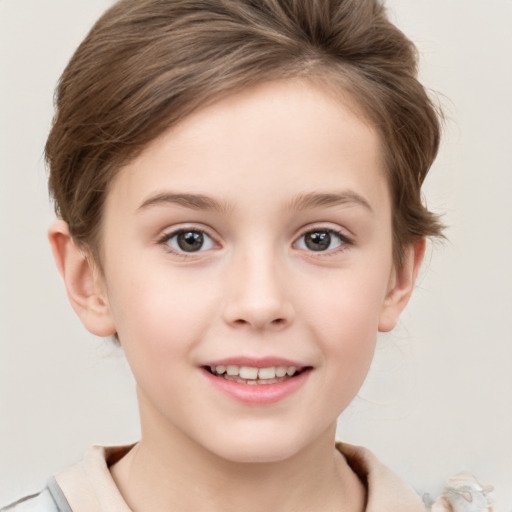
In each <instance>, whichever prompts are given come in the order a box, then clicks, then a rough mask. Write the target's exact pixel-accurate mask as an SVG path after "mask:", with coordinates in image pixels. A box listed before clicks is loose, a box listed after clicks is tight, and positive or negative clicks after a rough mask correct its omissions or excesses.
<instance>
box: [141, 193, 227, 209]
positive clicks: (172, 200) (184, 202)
mask: <svg viewBox="0 0 512 512" xmlns="http://www.w3.org/2000/svg"><path fill="white" fill-rule="evenodd" d="M166 204H169V205H178V206H183V207H185V208H191V209H192V210H218V211H226V212H227V211H230V210H231V208H230V207H229V205H228V204H227V203H221V202H219V201H217V200H216V199H213V198H212V197H209V196H205V195H204V194H185V193H173V192H163V193H160V194H155V195H153V196H151V197H149V198H148V199H146V200H145V201H144V202H143V203H142V204H141V205H140V206H139V207H138V208H137V211H141V210H145V209H146V208H151V207H152V206H158V205H166Z"/></svg>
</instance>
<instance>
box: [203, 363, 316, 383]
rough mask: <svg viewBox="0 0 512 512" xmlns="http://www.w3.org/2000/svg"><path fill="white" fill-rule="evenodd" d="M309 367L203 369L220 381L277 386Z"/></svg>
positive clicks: (229, 366) (230, 366) (211, 367)
mask: <svg viewBox="0 0 512 512" xmlns="http://www.w3.org/2000/svg"><path fill="white" fill-rule="evenodd" d="M308 368H309V367H304V368H298V367H296V366H269V367H266V368H256V367H253V366H236V365H228V366H222V365H219V366H205V367H204V369H205V370H206V371H208V372H209V373H211V374H212V375H215V377H218V378H220V379H225V380H230V381H232V382H238V383H240V384H249V385H251V384H252V385H256V384H278V383H280V382H285V381H287V380H290V379H293V378H294V377H297V376H298V375H300V374H301V373H302V372H303V371H305V370H306V369H308Z"/></svg>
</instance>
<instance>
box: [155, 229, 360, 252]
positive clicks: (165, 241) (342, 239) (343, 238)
mask: <svg viewBox="0 0 512 512" xmlns="http://www.w3.org/2000/svg"><path fill="white" fill-rule="evenodd" d="M190 233H194V234H199V235H201V237H202V238H203V241H204V238H205V237H207V238H208V239H209V240H210V242H211V244H212V245H213V246H215V245H218V243H217V242H216V240H215V239H214V237H212V236H211V235H210V234H208V232H207V231H205V230H204V229H201V228H180V229H176V230H174V231H172V232H170V233H166V234H165V235H163V236H162V237H161V238H160V239H159V240H158V241H157V243H158V244H159V245H162V246H164V248H165V250H166V251H168V252H169V253H172V254H173V255H175V256H178V257H180V258H183V259H187V258H191V257H194V256H195V255H196V254H198V253H201V252H204V251H207V250H210V249H212V248H213V247H207V248H206V249H204V244H202V245H201V247H200V248H199V249H198V250H196V251H188V252H187V251H185V250H183V249H181V248H173V247H171V246H170V245H169V241H171V240H172V239H173V238H176V237H178V236H180V235H182V234H190ZM319 233H323V234H327V235H329V236H332V235H334V236H335V237H336V238H338V240H339V245H338V246H337V247H335V248H334V249H327V250H325V251H324V250H319V251H315V250H314V249H311V248H308V247H304V248H299V249H300V250H303V251H306V252H309V253H312V254H316V255H319V256H321V257H329V256H333V255H336V254H338V253H340V252H342V251H345V250H347V249H348V248H349V247H350V246H352V245H353V243H354V242H353V240H352V239H351V238H350V237H348V236H347V235H346V234H344V233H342V232H341V231H338V230H336V229H332V228H322V227H318V228H313V229H308V230H307V231H304V232H303V233H302V234H301V235H300V236H299V237H298V238H297V239H296V241H295V242H294V243H293V246H294V247H296V246H297V245H298V244H299V241H300V240H302V239H303V238H304V237H305V236H307V235H312V234H319ZM329 242H331V239H329ZM304 244H305V245H307V243H304Z"/></svg>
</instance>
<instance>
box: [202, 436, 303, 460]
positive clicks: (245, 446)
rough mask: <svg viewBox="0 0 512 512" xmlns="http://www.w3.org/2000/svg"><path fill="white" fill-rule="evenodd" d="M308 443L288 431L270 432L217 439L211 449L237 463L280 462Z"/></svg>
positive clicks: (292, 455) (225, 458)
mask: <svg viewBox="0 0 512 512" xmlns="http://www.w3.org/2000/svg"><path fill="white" fill-rule="evenodd" d="M307 444H308V443H307V442H305V440H302V441H301V440H300V439H298V438H297V437H296V436H293V435H290V431H286V432H284V433H282V434H281V433H277V432H275V431H274V432H270V433H268V435H265V434H264V433H259V434H255V435H249V436H237V437H235V436H233V437H230V438H228V439H225V440H224V442H221V441H218V442H217V443H216V445H215V447H212V448H213V449H212V450H211V451H212V452H213V453H215V454H216V455H217V456H218V457H220V458H222V459H224V460H226V461H229V462H233V463H239V464H265V463H275V462H282V461H285V460H288V459H291V458H293V457H294V456H295V455H297V454H298V453H300V452H301V451H302V450H304V449H305V447H306V445H307Z"/></svg>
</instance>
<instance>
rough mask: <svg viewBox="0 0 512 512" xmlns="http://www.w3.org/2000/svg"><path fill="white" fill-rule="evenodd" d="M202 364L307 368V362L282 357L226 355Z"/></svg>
mask: <svg viewBox="0 0 512 512" xmlns="http://www.w3.org/2000/svg"><path fill="white" fill-rule="evenodd" d="M201 366H214V367H215V366H249V367H251V368H270V367H272V366H286V367H290V366H294V367H296V368H305V367H306V366H308V365H306V364H303V363H301V362H299V361H293V360H291V359H286V358H282V357H258V358H254V357H244V356H238V357H226V358H223V359H216V360H214V361H206V362H205V363H203V364H201Z"/></svg>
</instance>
